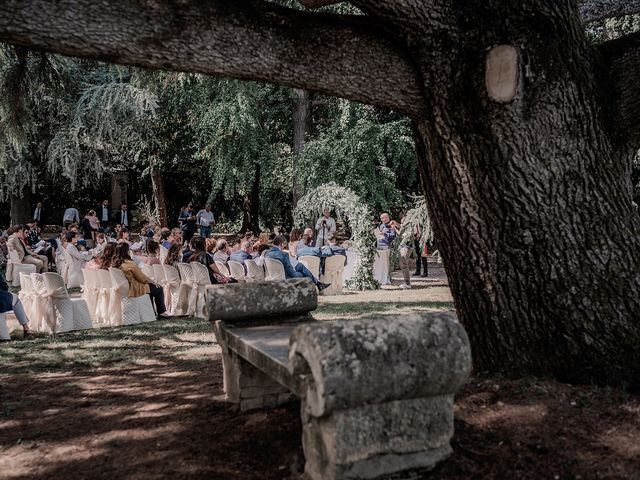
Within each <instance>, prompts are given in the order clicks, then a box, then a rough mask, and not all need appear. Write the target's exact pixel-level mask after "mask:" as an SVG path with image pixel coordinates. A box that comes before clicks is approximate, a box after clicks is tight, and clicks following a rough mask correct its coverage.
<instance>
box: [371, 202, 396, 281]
mask: <svg viewBox="0 0 640 480" xmlns="http://www.w3.org/2000/svg"><path fill="white" fill-rule="evenodd" d="M399 231H400V225H399V224H398V222H396V221H395V220H391V218H390V217H389V214H388V213H382V214H381V215H380V225H378V228H377V230H376V237H377V239H378V242H377V245H376V247H377V250H378V252H377V253H378V259H377V261H376V262H375V263H374V268H373V276H374V278H375V279H376V280H377V281H378V282H379V283H380V285H389V284H391V282H390V280H389V273H390V272H389V248H390V247H391V244H392V243H393V241H394V240H395V238H396V235H398V232H399Z"/></svg>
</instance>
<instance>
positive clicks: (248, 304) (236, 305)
mask: <svg viewBox="0 0 640 480" xmlns="http://www.w3.org/2000/svg"><path fill="white" fill-rule="evenodd" d="M207 305H208V312H209V320H210V321H212V322H213V321H215V320H224V321H225V322H227V323H237V322H242V323H250V322H251V321H257V322H260V321H265V320H266V319H269V320H270V321H274V322H276V321H278V320H277V319H281V320H282V319H287V317H290V316H295V315H304V314H306V313H308V312H310V311H312V310H315V309H316V308H317V307H318V291H317V289H316V287H315V285H314V284H313V282H311V280H309V279H307V278H295V279H289V280H285V281H282V282H251V283H233V284H227V285H225V286H224V288H216V287H215V286H209V287H207Z"/></svg>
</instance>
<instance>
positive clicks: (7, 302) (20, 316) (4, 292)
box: [0, 273, 33, 342]
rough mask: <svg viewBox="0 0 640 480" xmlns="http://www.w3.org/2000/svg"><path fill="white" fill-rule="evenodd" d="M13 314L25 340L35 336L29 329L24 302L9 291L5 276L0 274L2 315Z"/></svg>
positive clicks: (0, 309) (5, 340)
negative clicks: (11, 312)
mask: <svg viewBox="0 0 640 480" xmlns="http://www.w3.org/2000/svg"><path fill="white" fill-rule="evenodd" d="M12 310H13V313H14V314H15V316H16V319H17V320H18V323H20V325H21V326H22V329H23V330H24V338H29V337H31V336H32V335H33V332H32V331H31V330H30V329H29V319H28V318H27V314H26V313H25V311H24V307H23V306H22V302H21V301H20V299H19V298H18V297H17V296H16V295H15V294H14V293H11V292H10V291H9V285H7V281H6V280H5V278H4V275H2V273H0V313H5V312H10V311H12ZM9 341H10V339H0V342H9Z"/></svg>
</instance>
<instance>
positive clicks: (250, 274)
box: [244, 260, 264, 282]
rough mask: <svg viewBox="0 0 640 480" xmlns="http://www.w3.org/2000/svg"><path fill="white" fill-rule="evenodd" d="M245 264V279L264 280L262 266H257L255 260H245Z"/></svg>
mask: <svg viewBox="0 0 640 480" xmlns="http://www.w3.org/2000/svg"><path fill="white" fill-rule="evenodd" d="M244 264H245V265H246V266H247V276H246V280H247V281H252V282H261V281H262V280H264V267H261V266H258V264H257V263H256V261H255V260H245V261H244Z"/></svg>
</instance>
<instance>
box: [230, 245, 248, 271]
mask: <svg viewBox="0 0 640 480" xmlns="http://www.w3.org/2000/svg"><path fill="white" fill-rule="evenodd" d="M251 252H253V243H251V242H250V241H249V240H245V241H243V242H242V245H241V248H240V250H238V251H237V252H233V253H232V254H231V256H230V257H229V261H231V262H238V263H241V264H242V265H243V266H244V270H245V272H246V271H247V266H246V265H245V263H244V262H245V260H253V255H251Z"/></svg>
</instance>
